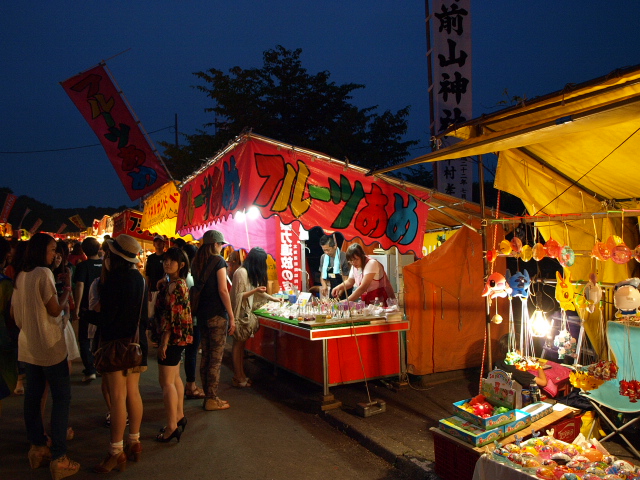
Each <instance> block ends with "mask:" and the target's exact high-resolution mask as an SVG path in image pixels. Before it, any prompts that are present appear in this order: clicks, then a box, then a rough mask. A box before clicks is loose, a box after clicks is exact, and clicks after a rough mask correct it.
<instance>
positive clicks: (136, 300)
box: [94, 235, 147, 473]
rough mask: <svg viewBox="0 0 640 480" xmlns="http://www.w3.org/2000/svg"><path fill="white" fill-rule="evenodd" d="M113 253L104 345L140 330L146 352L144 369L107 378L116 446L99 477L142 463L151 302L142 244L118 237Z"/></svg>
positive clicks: (105, 290) (104, 294) (102, 324)
mask: <svg viewBox="0 0 640 480" xmlns="http://www.w3.org/2000/svg"><path fill="white" fill-rule="evenodd" d="M107 242H108V245H109V250H108V251H106V252H105V257H104V261H105V262H108V266H107V274H106V278H105V281H104V283H103V284H99V285H98V292H99V297H100V321H99V330H100V342H101V344H105V343H107V342H110V341H112V340H118V339H122V338H132V339H133V338H134V337H135V335H136V329H137V330H138V334H139V342H140V346H141V349H142V358H143V360H142V365H140V366H138V367H134V368H129V369H127V370H118V371H115V372H103V373H102V378H103V381H106V382H107V387H108V391H109V395H110V398H111V427H110V430H111V443H110V446H109V452H108V453H107V456H106V457H105V459H104V460H103V461H102V462H101V463H100V464H99V465H97V466H96V467H94V471H95V472H97V473H108V472H110V471H111V470H113V469H114V468H116V469H117V470H120V471H122V470H124V468H125V467H126V465H127V460H128V459H129V458H133V459H134V460H136V461H138V460H139V458H140V454H141V453H142V445H141V444H140V424H141V423H142V410H143V407H142V397H141V396H140V387H139V385H140V373H141V372H144V371H145V370H146V369H147V343H146V336H145V331H146V328H147V325H146V320H147V301H146V298H147V297H146V295H145V291H146V288H145V280H144V278H143V277H142V275H141V274H140V272H139V271H138V269H137V267H136V264H137V263H138V262H139V261H140V260H139V259H138V253H139V252H140V250H141V249H142V247H140V244H139V243H138V241H137V240H136V239H135V238H133V237H131V236H129V235H119V236H118V237H116V238H115V239H109V240H107ZM127 414H128V415H129V436H128V441H127V444H126V445H125V444H124V430H125V426H126V423H127Z"/></svg>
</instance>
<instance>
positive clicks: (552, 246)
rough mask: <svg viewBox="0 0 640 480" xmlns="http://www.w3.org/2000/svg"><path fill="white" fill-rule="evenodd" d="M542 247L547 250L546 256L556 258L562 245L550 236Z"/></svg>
mask: <svg viewBox="0 0 640 480" xmlns="http://www.w3.org/2000/svg"><path fill="white" fill-rule="evenodd" d="M544 249H545V251H546V252H547V257H551V258H558V257H559V256H560V252H561V251H562V246H560V244H559V243H558V242H556V241H555V240H554V239H553V238H550V239H549V240H548V241H547V243H545V244H544Z"/></svg>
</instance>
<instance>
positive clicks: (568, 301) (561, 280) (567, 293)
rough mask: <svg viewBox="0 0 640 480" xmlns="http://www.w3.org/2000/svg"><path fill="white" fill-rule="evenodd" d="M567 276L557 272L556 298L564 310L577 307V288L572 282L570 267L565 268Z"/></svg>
mask: <svg viewBox="0 0 640 480" xmlns="http://www.w3.org/2000/svg"><path fill="white" fill-rule="evenodd" d="M564 272H565V276H564V277H563V276H562V275H560V272H556V280H557V282H558V283H556V300H557V301H558V303H559V304H560V308H561V309H562V310H575V309H576V307H575V305H574V303H573V300H574V297H575V290H574V288H573V284H572V283H571V272H570V271H569V270H568V269H566V268H565V269H564Z"/></svg>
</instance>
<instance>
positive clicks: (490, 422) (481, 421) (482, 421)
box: [453, 398, 516, 430]
mask: <svg viewBox="0 0 640 480" xmlns="http://www.w3.org/2000/svg"><path fill="white" fill-rule="evenodd" d="M469 401H471V399H470V398H468V399H467V400H462V401H460V402H455V403H454V404H453V408H454V410H455V412H454V413H455V414H456V416H458V417H460V418H464V419H465V420H468V421H469V422H471V423H473V424H475V425H477V426H478V427H480V428H482V429H483V430H491V429H493V428H496V427H499V426H501V425H506V424H507V423H510V422H513V421H514V420H515V419H516V414H515V410H509V411H508V412H505V413H500V414H498V415H493V416H491V417H487V418H482V417H478V416H477V415H474V414H473V413H471V412H468V411H466V410H465V409H464V408H462V407H461V405H463V404H464V403H468V402H469ZM487 401H488V402H489V403H491V402H490V401H489V399H487Z"/></svg>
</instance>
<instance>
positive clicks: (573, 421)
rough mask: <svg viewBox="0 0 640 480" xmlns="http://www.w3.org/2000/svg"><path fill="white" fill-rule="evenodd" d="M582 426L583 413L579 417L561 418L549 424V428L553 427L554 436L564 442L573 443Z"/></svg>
mask: <svg viewBox="0 0 640 480" xmlns="http://www.w3.org/2000/svg"><path fill="white" fill-rule="evenodd" d="M581 426H582V415H579V416H577V417H573V418H568V419H566V420H561V421H559V422H557V423H554V424H552V425H549V426H548V427H547V430H551V429H552V428H553V437H554V438H557V439H558V440H562V441H563V442H567V443H572V442H573V441H574V440H575V438H576V437H577V436H578V434H579V433H580V427H581Z"/></svg>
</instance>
